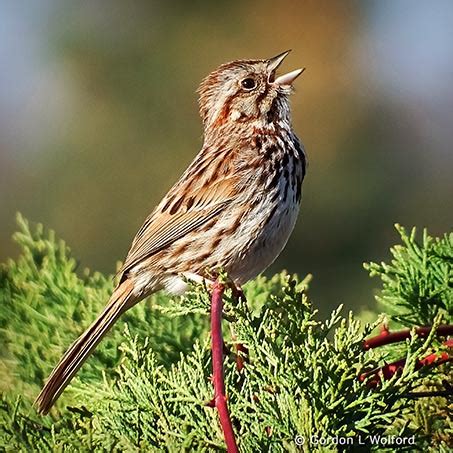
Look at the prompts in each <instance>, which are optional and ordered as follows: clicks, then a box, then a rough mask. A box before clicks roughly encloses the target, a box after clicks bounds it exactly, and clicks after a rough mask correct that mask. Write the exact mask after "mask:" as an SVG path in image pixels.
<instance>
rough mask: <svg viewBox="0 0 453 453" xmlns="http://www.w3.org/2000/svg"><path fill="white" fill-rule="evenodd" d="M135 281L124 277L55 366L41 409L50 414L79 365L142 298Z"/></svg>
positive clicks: (38, 402)
mask: <svg viewBox="0 0 453 453" xmlns="http://www.w3.org/2000/svg"><path fill="white" fill-rule="evenodd" d="M133 289H134V285H133V283H132V282H131V281H130V280H126V281H124V282H123V283H122V284H121V285H120V286H119V287H118V288H117V289H116V290H115V292H114V293H113V294H112V297H111V298H110V300H109V302H108V304H107V306H106V307H105V309H104V310H103V311H102V313H101V314H100V315H99V316H98V318H97V319H96V320H95V321H94V322H93V324H91V326H90V327H88V329H87V330H86V331H85V332H84V333H83V334H82V335H81V336H80V337H79V338H78V339H77V340H76V341H75V342H74V343H73V344H72V345H71V346H70V348H69V349H68V350H67V351H66V353H65V354H64V356H63V357H62V358H61V359H60V361H59V362H58V364H57V366H56V367H55V368H54V370H53V371H52V373H51V374H50V376H49V378H48V379H47V382H46V384H45V385H44V387H43V389H42V390H41V392H40V393H39V395H38V397H37V398H36V401H35V406H37V409H38V412H39V413H41V414H47V412H49V410H50V408H51V407H52V406H53V404H54V403H55V401H56V400H57V399H58V397H59V396H60V395H61V393H62V392H63V390H64V389H65V388H66V386H67V385H68V384H69V382H70V381H71V379H72V378H73V377H74V375H75V374H76V373H77V371H78V370H79V368H80V367H81V366H82V364H83V363H84V362H85V360H86V359H87V358H88V356H89V355H90V353H91V352H92V351H93V350H94V349H95V348H96V346H97V345H98V343H99V342H100V341H101V339H102V338H103V337H104V335H105V334H106V333H107V332H108V331H109V330H110V328H111V327H112V326H113V324H114V323H115V321H116V320H117V319H118V318H119V317H120V315H121V314H122V313H124V312H125V311H126V310H127V309H128V308H130V307H132V306H133V305H135V303H137V302H138V299H137V298H136V296H134V295H133Z"/></svg>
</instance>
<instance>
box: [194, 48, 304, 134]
mask: <svg viewBox="0 0 453 453" xmlns="http://www.w3.org/2000/svg"><path fill="white" fill-rule="evenodd" d="M289 52H290V51H289V50H288V51H286V52H283V53H281V54H279V55H277V56H276V57H273V58H269V59H267V60H238V61H232V62H230V63H226V64H223V65H222V66H220V67H219V68H218V69H216V70H215V71H213V72H212V73H211V74H209V75H208V76H207V77H206V78H205V79H204V80H203V82H202V83H201V85H200V88H199V89H198V93H199V95H200V98H199V105H200V114H201V117H202V119H203V124H204V127H205V131H206V130H209V129H210V128H215V127H216V126H222V125H224V124H231V123H246V124H248V123H250V122H253V123H256V124H263V125H266V124H271V123H276V122H277V121H285V120H286V121H288V123H289V104H288V96H289V94H291V92H292V90H293V88H292V83H293V81H294V80H295V79H296V78H297V77H298V76H299V75H300V74H302V72H303V69H296V70H295V71H291V72H289V73H287V74H284V75H280V76H277V75H276V71H277V69H278V67H279V66H280V65H281V63H282V62H283V60H284V59H285V57H286V56H287V55H288V53H289Z"/></svg>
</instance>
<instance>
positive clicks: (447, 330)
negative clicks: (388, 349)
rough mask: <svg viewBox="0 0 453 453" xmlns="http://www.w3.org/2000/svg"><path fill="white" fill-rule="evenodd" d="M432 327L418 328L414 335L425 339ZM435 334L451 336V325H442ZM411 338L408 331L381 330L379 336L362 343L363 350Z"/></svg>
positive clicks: (452, 326) (452, 327)
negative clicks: (391, 331)
mask: <svg viewBox="0 0 453 453" xmlns="http://www.w3.org/2000/svg"><path fill="white" fill-rule="evenodd" d="M431 329H432V327H418V328H417V329H415V333H416V334H417V335H418V336H419V337H420V338H426V337H427V336H428V335H429V333H430V332H431ZM436 334H437V335H438V336H442V337H444V336H447V335H453V325H442V326H439V327H438V328H437V329H436ZM410 337H411V331H410V330H409V329H406V330H400V331H399V332H393V333H390V332H389V331H388V330H387V329H383V330H382V332H381V333H380V334H379V335H376V336H375V337H372V338H369V339H368V340H365V341H364V343H363V349H365V351H368V349H373V348H378V347H379V346H384V345H387V344H392V343H399V342H400V341H404V340H406V339H408V338H410Z"/></svg>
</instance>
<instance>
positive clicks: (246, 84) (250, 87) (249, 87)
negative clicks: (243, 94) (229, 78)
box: [241, 77, 256, 90]
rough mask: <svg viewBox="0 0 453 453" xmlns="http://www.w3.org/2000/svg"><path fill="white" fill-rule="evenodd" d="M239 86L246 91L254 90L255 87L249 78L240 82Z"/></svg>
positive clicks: (254, 83)
mask: <svg viewBox="0 0 453 453" xmlns="http://www.w3.org/2000/svg"><path fill="white" fill-rule="evenodd" d="M241 85H242V87H243V88H245V89H246V90H253V88H255V86H256V82H255V80H254V79H252V78H251V77H247V78H246V79H244V80H242V82H241Z"/></svg>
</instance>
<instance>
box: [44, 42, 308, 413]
mask: <svg viewBox="0 0 453 453" xmlns="http://www.w3.org/2000/svg"><path fill="white" fill-rule="evenodd" d="M288 53H289V51H287V52H284V53H282V54H280V55H278V56H276V57H274V58H271V59H268V60H240V61H233V62H231V63H226V64H223V65H222V66H220V67H219V68H218V69H217V70H215V71H214V72H212V73H211V74H210V75H208V76H207V77H206V78H205V79H204V80H203V82H202V83H201V85H200V88H199V91H198V92H199V95H200V98H199V105H200V114H201V117H202V120H203V125H204V144H203V147H202V149H201V151H200V153H199V154H198V155H197V156H196V157H195V159H194V161H193V162H192V163H191V164H190V166H189V168H188V169H187V170H186V171H185V172H184V174H183V175H182V177H181V178H180V180H179V181H178V182H177V183H176V184H175V185H174V186H173V187H172V188H171V189H170V191H169V192H168V194H167V195H166V196H165V197H164V199H163V200H162V201H161V202H160V204H159V205H158V206H157V207H156V209H155V210H154V211H153V212H152V213H151V215H150V216H149V217H148V218H147V219H146V220H145V223H144V224H143V226H142V227H141V229H140V230H139V231H138V233H137V235H136V236H135V239H134V241H133V243H132V246H131V249H130V251H129V253H128V255H127V257H126V260H125V262H124V265H123V267H122V269H121V271H120V279H119V283H118V285H117V287H116V289H115V291H114V292H113V294H112V296H111V298H110V300H109V302H108V304H107V306H106V307H105V309H104V310H103V311H102V313H101V314H100V315H99V317H98V318H97V319H96V320H95V321H94V322H93V324H92V325H91V326H90V327H88V329H87V330H86V331H85V332H84V333H83V334H82V335H81V336H80V337H79V338H78V339H77V340H76V341H75V342H74V343H73V344H72V346H71V347H70V348H69V350H68V351H67V352H66V353H65V355H64V356H63V357H62V358H61V360H60V362H59V363H58V364H57V366H56V367H55V369H54V370H53V372H52V374H51V375H50V377H49V378H48V380H47V382H46V384H45V386H44V388H43V389H42V390H41V392H40V394H39V395H38V397H37V399H36V405H37V407H38V410H39V412H40V413H44V414H45V413H47V412H48V411H49V409H50V408H51V407H52V405H53V404H54V402H55V401H56V399H57V398H58V397H59V395H60V394H61V392H62V391H63V390H64V388H65V387H66V386H67V385H68V383H69V381H70V380H71V379H72V377H73V376H74V375H75V373H76V372H77V370H78V369H79V368H80V366H81V365H82V363H83V362H84V361H85V359H86V358H87V357H88V355H89V354H90V353H91V352H92V351H93V349H94V348H95V347H96V345H97V344H98V343H99V341H100V340H101V338H102V337H103V336H104V335H105V334H106V332H107V331H108V330H109V329H110V327H111V326H112V325H113V324H114V323H115V321H116V320H117V319H118V317H119V316H120V315H121V314H122V313H124V312H125V311H126V310H128V309H129V308H131V307H132V306H134V305H135V304H136V303H137V302H139V301H140V300H142V299H143V298H145V297H146V296H148V295H150V294H151V293H153V292H155V291H158V290H161V289H164V290H166V291H168V292H170V293H173V294H179V293H182V292H184V290H185V289H186V286H187V285H186V281H187V279H194V280H200V279H203V278H206V277H208V276H209V275H212V272H215V270H216V269H217V270H219V269H224V270H225V271H226V272H227V273H228V275H229V277H230V278H231V280H232V282H233V283H234V284H235V285H238V286H239V285H242V284H243V283H244V282H246V281H248V280H250V279H251V278H254V277H255V276H257V275H258V274H259V273H260V272H262V271H263V270H264V269H266V268H267V267H268V266H269V265H270V264H271V263H272V262H273V261H274V260H275V258H276V257H277V256H278V255H279V253H280V251H281V250H282V248H283V247H284V245H285V244H286V242H287V240H288V237H289V235H290V233H291V231H292V230H293V227H294V224H295V222H296V218H297V215H298V211H299V202H300V197H301V184H302V180H303V177H304V174H305V162H306V160H305V155H304V151H303V148H302V146H301V144H300V142H299V140H298V138H297V137H296V135H295V134H294V132H293V130H292V126H291V118H290V108H289V100H288V96H289V95H290V94H291V92H292V82H293V81H294V80H295V79H296V78H297V77H298V76H299V75H300V74H301V73H302V71H303V70H302V69H297V70H295V71H292V72H289V73H287V74H285V75H282V76H280V77H276V70H277V68H278V67H279V66H280V64H281V63H282V61H283V59H284V58H285V57H286V56H287V55H288ZM207 270H210V271H211V273H210V274H208V273H207Z"/></svg>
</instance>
